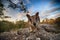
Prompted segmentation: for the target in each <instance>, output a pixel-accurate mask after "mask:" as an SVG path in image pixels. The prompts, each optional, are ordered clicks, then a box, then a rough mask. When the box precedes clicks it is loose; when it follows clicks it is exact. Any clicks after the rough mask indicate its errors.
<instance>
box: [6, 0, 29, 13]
mask: <svg viewBox="0 0 60 40" xmlns="http://www.w3.org/2000/svg"><path fill="white" fill-rule="evenodd" d="M7 1H9V3H10V5H8V7H11V8H13V9H15V8H19V9H21V11H24V12H28V10H27V7H26V6H25V5H24V2H23V1H22V0H19V4H20V6H18V5H17V4H15V3H13V2H12V0H7Z"/></svg>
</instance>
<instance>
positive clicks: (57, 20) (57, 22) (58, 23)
mask: <svg viewBox="0 0 60 40" xmlns="http://www.w3.org/2000/svg"><path fill="white" fill-rule="evenodd" d="M55 24H57V25H58V26H59V25H60V17H58V18H56V20H55Z"/></svg>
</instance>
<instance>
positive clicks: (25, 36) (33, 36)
mask: <svg viewBox="0 0 60 40" xmlns="http://www.w3.org/2000/svg"><path fill="white" fill-rule="evenodd" d="M38 29H39V30H35V31H34V32H30V31H29V30H30V29H29V28H22V29H19V30H17V31H16V32H4V33H1V34H0V40H60V33H59V34H55V33H52V31H55V30H56V29H55V28H53V27H52V25H40V26H38ZM47 30H49V32H48V31H47Z"/></svg>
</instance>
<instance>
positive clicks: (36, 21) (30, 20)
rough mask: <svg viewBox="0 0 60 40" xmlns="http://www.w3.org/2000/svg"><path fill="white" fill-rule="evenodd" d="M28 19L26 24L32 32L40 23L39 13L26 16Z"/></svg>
mask: <svg viewBox="0 0 60 40" xmlns="http://www.w3.org/2000/svg"><path fill="white" fill-rule="evenodd" d="M26 16H27V18H28V23H29V25H30V26H31V28H32V30H34V29H36V27H37V25H38V24H39V23H40V18H39V12H37V13H36V14H35V15H33V16H30V15H29V14H27V15H26Z"/></svg>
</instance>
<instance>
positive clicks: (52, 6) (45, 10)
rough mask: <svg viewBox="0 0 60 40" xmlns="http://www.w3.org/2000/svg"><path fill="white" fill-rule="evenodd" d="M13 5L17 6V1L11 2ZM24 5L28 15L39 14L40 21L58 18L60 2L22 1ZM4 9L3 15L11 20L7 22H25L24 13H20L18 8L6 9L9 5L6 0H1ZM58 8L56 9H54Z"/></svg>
mask: <svg viewBox="0 0 60 40" xmlns="http://www.w3.org/2000/svg"><path fill="white" fill-rule="evenodd" d="M11 1H12V2H13V3H15V4H17V5H18V6H19V3H18V2H19V0H11ZM23 2H24V5H25V6H26V7H27V10H28V11H29V13H28V14H30V15H31V16H32V15H35V14H36V12H39V16H40V19H41V20H43V19H45V18H48V19H50V18H57V17H60V9H59V7H60V1H59V0H57V1H56V2H54V0H23ZM3 4H4V8H5V9H6V10H4V11H3V12H4V14H5V15H8V16H11V18H9V19H8V18H7V19H6V20H9V21H17V20H24V21H27V20H28V19H27V17H26V13H24V12H23V11H20V9H19V8H16V9H12V8H11V7H9V8H7V6H8V5H9V3H8V2H7V1H6V0H3ZM56 8H58V9H56Z"/></svg>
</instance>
